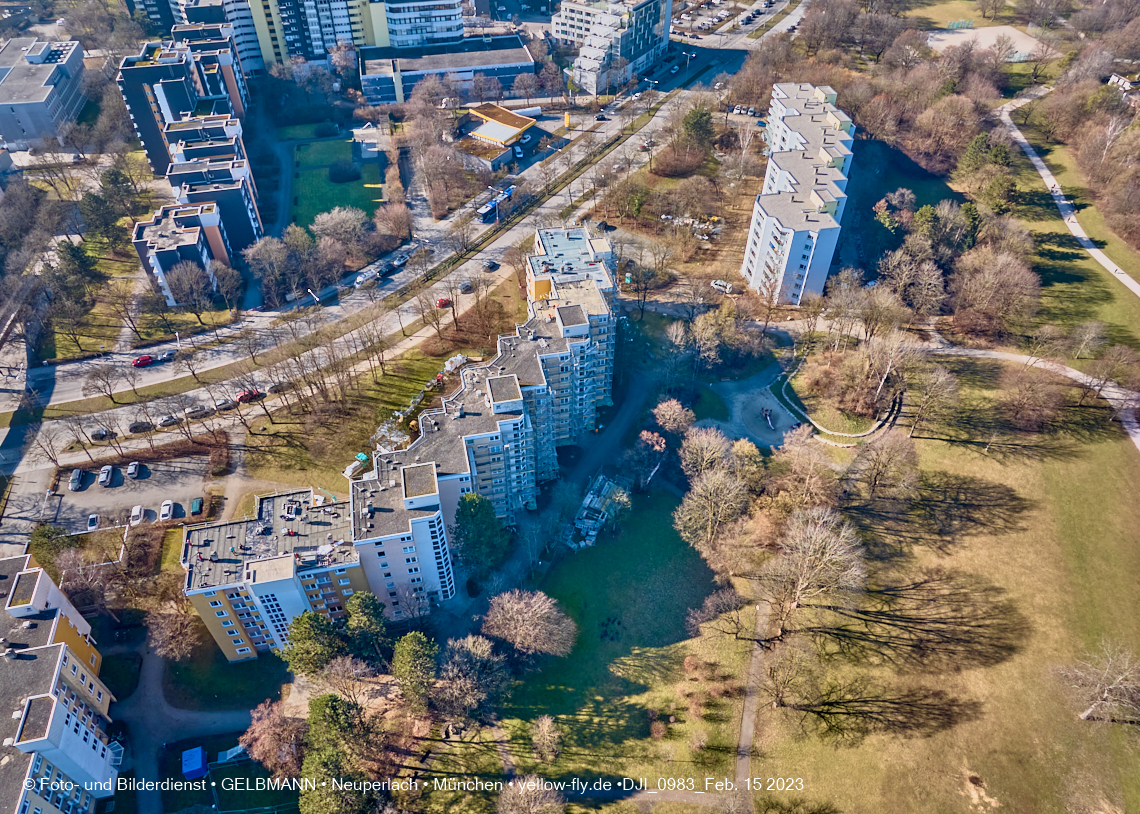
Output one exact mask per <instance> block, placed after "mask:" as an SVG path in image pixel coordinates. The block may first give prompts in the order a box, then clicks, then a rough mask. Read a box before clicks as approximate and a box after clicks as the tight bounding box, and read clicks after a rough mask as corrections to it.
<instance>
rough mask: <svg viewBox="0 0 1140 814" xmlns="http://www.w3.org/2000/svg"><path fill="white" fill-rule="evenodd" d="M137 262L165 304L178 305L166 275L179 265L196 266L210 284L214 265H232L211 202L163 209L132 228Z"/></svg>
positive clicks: (217, 215) (225, 239) (230, 255)
mask: <svg viewBox="0 0 1140 814" xmlns="http://www.w3.org/2000/svg"><path fill="white" fill-rule="evenodd" d="M131 242H132V243H133V244H134V247H135V252H136V253H137V254H138V256H139V262H140V263H142V266H143V268H144V269H146V271H147V272H148V273H149V275H150V278H151V280H152V282H153V284H154V286H155V288H156V289H157V290H158V291H159V292H160V293H161V294H162V295H163V296H164V297H165V298H166V304H167V305H169V306H171V307H173V306H175V305H177V304H178V303H177V301H176V298H175V296H174V294H173V293H172V292H171V289H170V282H169V281H168V280H167V275H168V274H169V273H170V271H171V270H172V269H173V268H174V267H175V266H176V265H178V264H179V263H182V262H191V263H196V264H197V265H199V266H201V267H202V268H203V269H205V271H206V273H207V274H208V275H210V279H211V280H213V278H214V272H213V266H214V263H215V262H219V263H225V264H226V265H232V262H231V257H232V254H233V252H232V249H231V247H230V242H229V239H228V238H227V237H226V229H225V226H224V225H223V223H222V215H221V211H220V210H219V209H218V205H217V204H216V203H213V202H208V203H203V204H190V205H187V206H183V205H175V206H164V207H162V208H161V209H159V210H158V211H156V212H155V213H154V214H153V215H151V217H150V219H149V220H143V221H139V222H138V223H136V224H135V229H134V232H133V233H132V235H131Z"/></svg>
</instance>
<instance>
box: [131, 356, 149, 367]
mask: <svg viewBox="0 0 1140 814" xmlns="http://www.w3.org/2000/svg"><path fill="white" fill-rule="evenodd" d="M153 361H154V357H153V356H140V357H139V358H137V359H135V360H134V361H133V362H131V364H132V365H133V366H135V367H146V366H147V365H149V364H150V363H151V362H153Z"/></svg>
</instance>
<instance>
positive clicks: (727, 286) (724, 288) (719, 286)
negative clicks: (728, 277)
mask: <svg viewBox="0 0 1140 814" xmlns="http://www.w3.org/2000/svg"><path fill="white" fill-rule="evenodd" d="M709 285H711V286H712V287H713V288H715V289H716V290H717V291H721V292H723V293H725V294H731V293H732V283H729V282H726V281H725V280H713V281H712V282H711V283H709Z"/></svg>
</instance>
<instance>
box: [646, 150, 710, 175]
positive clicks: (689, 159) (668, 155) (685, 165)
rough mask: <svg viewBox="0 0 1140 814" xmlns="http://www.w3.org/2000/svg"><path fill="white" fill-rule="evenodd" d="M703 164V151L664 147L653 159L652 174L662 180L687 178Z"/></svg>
mask: <svg viewBox="0 0 1140 814" xmlns="http://www.w3.org/2000/svg"><path fill="white" fill-rule="evenodd" d="M704 163H705V152H704V150H698V149H696V148H695V147H691V148H689V149H688V150H674V149H673V148H672V147H666V148H665V149H664V150H662V151H661V152H660V153H659V154H658V155H657V157H656V158H654V159H653V174H654V175H658V176H660V177H662V178H687V177H688V176H690V175H692V174H693V173H694V172H696V171H697V170H698V169H700V166H701V165H702V164H704Z"/></svg>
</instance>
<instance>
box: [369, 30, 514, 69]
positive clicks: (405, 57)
mask: <svg viewBox="0 0 1140 814" xmlns="http://www.w3.org/2000/svg"><path fill="white" fill-rule="evenodd" d="M489 39H490V41H489V42H485V41H484V40H483V38H482V37H464V38H463V42H460V43H453V44H450V45H434V46H429V47H426V48H361V49H360V55H361V64H362V65H363V66H364V71H363V74H364V75H365V76H390V75H391V74H392V73H393V72H394V71H393V68H394V66H395V67H396V68H398V69H399V70H400V72H401V73H416V72H424V73H439V72H446V71H453V70H459V69H462V68H479V67H483V66H486V65H519V64H525V63H531V64H533V63H534V57H532V56H531V55H530V51H528V50H527V49H526V46H525V45H523V41H522V39H520V38H519V37H518V36H516V35H513V34H512V35H509V36H503V37H490V38H489Z"/></svg>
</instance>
